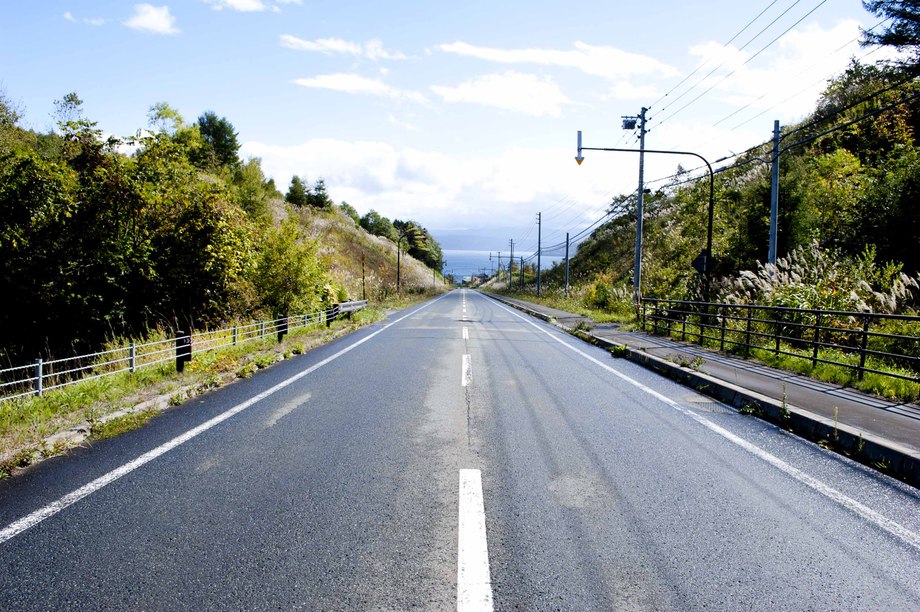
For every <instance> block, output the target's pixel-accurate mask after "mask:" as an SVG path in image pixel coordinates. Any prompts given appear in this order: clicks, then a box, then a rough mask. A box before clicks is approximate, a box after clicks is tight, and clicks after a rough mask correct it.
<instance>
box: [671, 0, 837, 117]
mask: <svg viewBox="0 0 920 612" xmlns="http://www.w3.org/2000/svg"><path fill="white" fill-rule="evenodd" d="M825 2H827V0H821V1H820V2H819V3H818V4H817V5H815V7H814V8H812V9H811V10H810V11H808V12H807V13H805V15H803V16H802V17H801V18H800V19H799V20H798V21H796V22H795V23H793V24H792V25H791V26H789V27H788V28H786V29H785V30H784V31H783V32H782V33H781V34H780V35H779V36H777V37H776V38H774V39H773V40H771V41H770V42H768V43H767V44H766V45H764V46H763V47H761V48H760V49H759V50H758V51H757V52H756V53H755V54H754V55H752V56H751V57H749V58H748V59H747V60H745V61H744V63H742V64H741V66H738V67H737V68H735V69H734V70H732V71H731V72H729V73H728V74H726V75H725V76H723V77H722V78H721V79H719V80H718V81H716V82H715V83H713V84H712V85H710V86H709V87H708V88H707V89H706V90H705V91H703V92H702V93H701V94H699V95H698V96H696V97H695V98H693V99H692V100H690V101H689V102H687V103H686V104H684V105H683V106H681V107H680V108H679V109H677V110H676V111H674V112H673V113H671V114H670V115H668V116H667V117H665V118H664V119H662V120H661V121H659V122H658V123H657V124H655V126H654V127H657V126H659V125H661V124H662V123H664V122H665V121H667V120H668V119H671V118H672V117H674V116H675V115H677V114H678V113H680V112H681V111H683V110H685V109H686V108H687V107H689V106H690V105H692V104H694V103H695V102H696V101H698V100H699V99H700V98H702V97H703V96H705V95H706V94H708V93H709V92H710V91H712V90H713V89H715V88H716V87H718V86H719V85H721V84H722V83H724V82H725V81H726V79H728V78H730V77H731V76H732V75H734V74H735V73H736V72H738V70H740V69H741V68H742V67H744V66H746V65H747V64H749V63H750V62H751V61H753V60H754V59H755V58H756V57H757V56H759V55H760V54H761V53H763V52H764V51H766V50H767V49H768V48H770V47H771V46H772V45H773V44H774V43H776V41H778V40H779V39H780V38H782V37H783V36H785V35H786V34H788V33H789V32H790V31H791V30H792V29H793V28H794V27H796V26H797V25H799V24H800V23H802V22H803V21H804V20H805V19H806V18H807V17H809V16H810V15H811V14H812V13H814V12H815V11H816V10H818V9H819V8H820V7H821V6H822V5H823V4H824V3H825ZM797 3H798V0H797V2H796V4H797ZM793 6H794V5H793ZM790 8H791V7H790ZM707 76H708V75H707Z"/></svg>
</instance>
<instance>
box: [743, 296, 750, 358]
mask: <svg viewBox="0 0 920 612" xmlns="http://www.w3.org/2000/svg"><path fill="white" fill-rule="evenodd" d="M751 310H752V309H751V305H750V304H748V307H747V322H746V323H745V327H744V358H745V359H747V358H748V357H750V356H751Z"/></svg>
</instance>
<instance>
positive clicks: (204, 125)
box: [193, 111, 240, 169]
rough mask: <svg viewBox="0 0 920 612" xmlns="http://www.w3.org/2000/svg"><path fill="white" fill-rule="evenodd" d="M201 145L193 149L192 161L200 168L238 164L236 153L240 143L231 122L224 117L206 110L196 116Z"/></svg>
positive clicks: (229, 166)
mask: <svg viewBox="0 0 920 612" xmlns="http://www.w3.org/2000/svg"><path fill="white" fill-rule="evenodd" d="M197 123H198V131H199V133H200V134H201V146H200V147H199V148H198V149H196V150H195V151H194V155H193V161H194V162H195V163H196V165H198V166H199V167H201V168H205V169H209V168H215V167H218V166H225V167H227V168H235V167H236V166H237V164H239V158H238V157H237V153H238V151H239V150H240V143H239V141H238V140H237V136H238V134H237V132H236V130H235V129H234V127H233V124H232V123H230V121H229V120H227V118H226V117H218V116H217V114H216V113H215V112H213V111H207V112H205V113H204V114H202V115H201V116H200V117H198V122H197Z"/></svg>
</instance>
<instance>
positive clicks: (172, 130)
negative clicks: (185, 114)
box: [147, 102, 185, 136]
mask: <svg viewBox="0 0 920 612" xmlns="http://www.w3.org/2000/svg"><path fill="white" fill-rule="evenodd" d="M147 125H149V126H150V127H151V128H152V129H154V130H156V131H158V132H164V133H166V134H169V135H170V136H175V135H176V134H177V133H178V132H179V131H180V130H182V129H183V128H184V127H185V120H184V119H183V118H182V115H181V114H180V113H179V111H178V110H176V109H174V108H173V107H172V106H170V105H169V104H167V103H166V102H157V103H156V104H154V105H153V106H151V107H150V110H148V111H147Z"/></svg>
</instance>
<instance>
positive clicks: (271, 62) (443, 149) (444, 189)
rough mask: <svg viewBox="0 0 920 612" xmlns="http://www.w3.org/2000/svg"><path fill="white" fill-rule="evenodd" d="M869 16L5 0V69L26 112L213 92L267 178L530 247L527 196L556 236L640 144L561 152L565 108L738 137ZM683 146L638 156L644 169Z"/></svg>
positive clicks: (715, 145)
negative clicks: (309, 183)
mask: <svg viewBox="0 0 920 612" xmlns="http://www.w3.org/2000/svg"><path fill="white" fill-rule="evenodd" d="M758 15H759V17H758ZM755 18H756V19H755ZM877 22H878V19H876V18H875V17H874V16H872V15H870V14H868V13H866V12H865V11H864V10H863V8H862V5H861V3H860V2H859V1H858V0H825V1H824V2H822V1H821V0H798V1H796V0H776V1H771V0H757V1H752V2H738V1H737V0H732V1H722V0H712V1H708V2H686V1H685V0H684V1H671V0H650V1H649V2H645V3H623V2H613V1H609V0H608V1H590V0H584V1H580V2H546V1H536V0H528V1H527V2H524V1H517V0H513V1H505V2H501V3H496V2H494V1H490V2H480V1H472V2H462V3H458V2H438V1H429V2H409V1H393V2H328V1H327V2H319V1H315V0H312V1H311V0H286V1H283V0H184V1H181V2H180V1H178V0H173V1H171V2H169V3H166V4H162V3H159V2H152V3H150V4H145V3H132V2H115V1H95V0H81V1H77V0H71V1H56V0H41V1H36V2H24V1H19V0H15V1H14V0H0V88H2V89H3V91H4V92H5V94H6V95H7V96H8V97H9V98H11V99H12V100H14V101H17V102H18V103H20V104H21V105H22V107H23V108H24V109H25V111H26V120H25V122H26V124H27V125H28V126H30V127H33V128H36V129H39V130H47V129H50V128H51V127H52V125H53V119H52V118H51V113H52V111H53V101H54V100H55V99H57V98H60V97H62V96H63V95H64V94H66V93H67V92H70V91H76V92H77V93H78V94H79V95H80V97H81V98H82V99H83V100H84V102H85V110H86V114H87V116H88V117H89V118H91V119H93V120H95V121H97V122H98V123H99V126H100V127H101V128H102V129H103V130H105V131H106V132H109V133H113V134H115V135H121V136H127V135H131V134H134V133H135V132H136V131H137V130H138V129H140V128H144V127H145V126H146V115H147V111H148V109H149V107H150V106H151V105H152V104H154V103H156V102H159V101H166V102H168V103H169V104H170V105H172V106H174V107H176V108H177V109H178V110H179V111H180V112H181V113H182V114H183V116H184V117H185V119H186V120H187V121H189V122H192V121H194V120H195V118H196V117H197V116H198V115H200V114H201V113H202V112H204V111H206V110H213V111H215V112H217V113H218V114H219V115H223V116H226V117H227V118H228V119H229V120H230V121H231V122H232V123H233V124H234V126H235V127H236V128H237V130H238V131H239V138H240V141H241V142H242V143H243V147H242V154H243V155H244V156H256V157H260V158H261V159H262V163H263V168H264V169H265V171H266V172H267V173H268V174H269V175H271V176H273V177H274V178H275V180H276V182H277V183H278V184H279V186H281V187H282V189H283V190H284V189H286V186H287V184H288V183H289V181H290V177H291V175H292V174H294V173H296V174H299V175H302V176H307V177H308V179H309V180H315V179H317V178H319V177H323V178H325V180H326V183H327V186H328V187H329V189H330V192H331V194H332V196H333V198H334V199H335V200H336V201H341V200H347V201H348V202H349V203H351V204H352V205H353V206H355V207H356V208H357V209H358V210H359V212H362V213H363V212H366V211H367V210H369V209H372V208H373V209H376V210H378V211H380V212H381V213H382V214H384V215H387V216H389V217H391V218H412V219H416V220H417V221H419V222H421V223H422V224H423V225H425V226H427V227H429V228H432V229H434V230H435V233H436V235H438V234H439V233H440V235H442V236H444V240H446V241H447V242H448V243H449V244H448V246H450V247H454V248H457V247H462V246H464V245H468V246H469V247H470V248H485V249H489V248H492V247H490V246H487V243H489V242H490V241H492V240H494V241H495V242H496V245H495V247H494V248H496V249H497V248H501V247H503V246H506V245H507V238H517V239H519V240H520V241H521V244H522V245H523V248H524V249H525V250H527V249H529V248H533V246H535V239H536V232H535V231H534V230H533V225H534V218H535V215H536V213H537V212H539V211H542V212H543V216H544V220H545V225H544V236H546V237H547V239H548V240H553V239H554V238H556V237H558V236H560V235H562V236H564V233H565V232H566V231H577V229H578V228H580V227H584V226H585V225H587V224H588V223H590V222H592V221H593V220H594V219H597V218H598V217H599V216H600V215H601V214H602V212H603V210H604V208H605V205H606V204H607V202H608V201H609V199H610V197H611V196H613V195H615V194H619V193H625V192H630V191H633V190H635V186H636V180H637V164H638V160H637V159H636V157H637V156H634V155H630V154H612V153H595V154H593V155H589V156H588V159H586V161H585V163H584V165H583V166H581V167H578V166H576V164H575V163H574V161H573V157H574V154H575V133H576V130H579V129H580V130H583V131H584V138H585V145H586V146H600V147H617V146H621V147H622V146H627V147H628V146H634V145H635V142H634V139H633V138H632V135H631V134H630V133H627V132H624V131H623V130H622V129H621V119H620V117H621V115H634V114H637V113H638V112H639V109H640V108H641V107H642V106H650V105H651V107H652V108H651V110H650V112H649V116H650V117H651V119H650V121H649V125H650V127H651V132H650V133H649V135H648V137H647V146H648V147H650V148H661V149H682V150H691V151H696V152H699V153H701V154H703V155H705V156H706V157H708V158H710V159H718V158H721V157H723V156H726V155H729V154H730V153H732V152H734V153H737V152H740V151H742V150H744V149H746V148H748V147H750V146H752V145H754V144H756V143H758V142H762V141H765V140H767V139H768V138H769V137H770V132H771V130H772V126H773V120H774V119H779V120H781V121H782V122H784V123H786V122H792V121H795V120H797V119H800V118H802V117H803V116H804V115H805V114H806V113H808V112H809V111H810V110H811V109H812V108H813V105H814V101H815V99H816V96H817V95H818V93H819V92H820V91H821V89H822V85H823V83H824V81H825V80H826V79H827V78H830V77H831V76H833V75H834V74H836V73H838V72H840V71H841V70H842V69H843V68H844V67H845V66H846V64H847V63H848V61H849V59H850V58H851V57H853V56H856V57H861V56H864V55H867V54H869V55H868V56H867V57H866V60H867V61H869V60H872V59H875V58H878V57H880V56H881V53H880V52H873V50H872V49H861V48H859V47H858V45H856V44H855V43H853V42H852V41H853V40H854V39H855V38H857V37H858V35H859V27H860V26H862V27H871V26H873V25H875V24H876V23H877ZM745 26H747V27H746V29H745ZM736 35H737V36H736ZM733 37H735V40H733V41H732V43H731V44H730V45H727V46H726V45H725V43H727V42H728V41H729V40H731V39H732V38H733ZM774 40H775V42H772V44H768V43H771V41H774ZM745 45H746V46H745ZM700 66H702V68H700V69H699V70H698V71H697V72H696V73H694V72H693V71H694V69H697V68H698V67H700ZM688 75H690V77H689V78H687V79H686V80H685V81H684V83H683V84H681V81H682V80H683V79H685V78H686V77H687V76H688ZM666 93H668V94H669V95H668V96H667V97H665V98H664V99H663V100H661V97H662V96H663V95H664V94H666ZM697 97H699V99H697ZM694 100H695V101H694ZM687 103H690V104H689V105H687ZM685 105H687V106H686V108H683V107H684V106H685ZM675 111H677V112H675ZM733 113H734V114H733ZM761 113H763V114H761ZM672 115H673V116H672ZM758 115H760V116H759V117H758ZM678 161H680V160H677V159H674V158H665V157H664V156H662V157H659V158H657V159H653V158H650V159H648V161H647V173H646V176H647V178H648V179H655V178H658V177H663V176H666V175H668V174H670V173H672V172H673V171H674V169H675V167H676V164H677V162H678ZM684 165H685V166H688V167H694V166H695V164H694V163H693V160H692V159H691V160H688V161H685V162H684ZM451 230H454V231H451ZM497 236H503V237H505V238H504V239H503V240H498V239H497V238H496V237H497ZM477 237H490V238H489V240H486V241H482V240H475V238H477ZM442 241H443V240H442ZM530 243H534V245H531V244H530Z"/></svg>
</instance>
